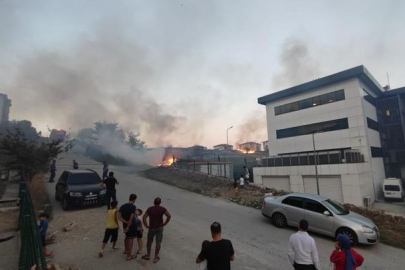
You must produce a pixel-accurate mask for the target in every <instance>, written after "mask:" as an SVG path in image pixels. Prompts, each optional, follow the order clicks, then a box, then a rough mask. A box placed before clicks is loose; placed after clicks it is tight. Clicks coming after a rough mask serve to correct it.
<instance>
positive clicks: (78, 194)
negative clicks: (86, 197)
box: [69, 192, 83, 197]
mask: <svg viewBox="0 0 405 270" xmlns="http://www.w3.org/2000/svg"><path fill="white" fill-rule="evenodd" d="M69 195H70V197H82V196H83V195H82V193H81V192H70V193H69Z"/></svg>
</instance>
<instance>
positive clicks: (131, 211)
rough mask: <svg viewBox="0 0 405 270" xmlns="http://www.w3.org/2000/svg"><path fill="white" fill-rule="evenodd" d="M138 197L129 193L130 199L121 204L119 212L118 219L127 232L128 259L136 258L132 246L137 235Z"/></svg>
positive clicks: (125, 242)
mask: <svg viewBox="0 0 405 270" xmlns="http://www.w3.org/2000/svg"><path fill="white" fill-rule="evenodd" d="M136 198H137V196H136V194H131V195H129V201H128V202H127V203H126V204H123V205H121V207H120V210H119V212H118V219H119V220H120V221H121V222H122V227H123V229H124V233H125V240H124V246H125V251H124V254H126V255H127V261H130V260H133V259H136V254H134V255H132V247H133V245H134V238H135V236H136V228H135V225H134V218H135V211H136V206H135V201H136Z"/></svg>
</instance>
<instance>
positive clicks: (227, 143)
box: [226, 126, 233, 147]
mask: <svg viewBox="0 0 405 270" xmlns="http://www.w3.org/2000/svg"><path fill="white" fill-rule="evenodd" d="M231 128H233V126H231V127H230V128H228V129H227V130H226V147H228V145H229V141H228V131H229V130H230V129H231Z"/></svg>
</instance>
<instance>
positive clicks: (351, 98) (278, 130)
mask: <svg viewBox="0 0 405 270" xmlns="http://www.w3.org/2000/svg"><path fill="white" fill-rule="evenodd" d="M383 95H384V89H383V88H382V87H381V86H380V85H379V84H378V82H377V81H376V80H375V79H374V78H373V77H372V75H371V74H370V73H369V72H368V71H367V69H366V68H365V67H363V66H359V67H355V68H352V69H349V70H345V71H342V72H339V73H336V74H333V75H330V76H327V77H324V78H320V79H317V80H314V81H311V82H308V83H304V84H301V85H298V86H295V87H292V88H289V89H285V90H282V91H279V92H276V93H273V94H270V95H267V96H264V97H261V98H259V100H258V101H259V103H260V104H262V105H265V106H266V112H267V128H268V145H269V157H268V158H264V159H263V160H262V163H263V167H257V168H254V170H253V174H254V181H255V183H258V184H263V185H265V186H268V187H273V188H275V189H280V190H286V191H293V192H303V193H315V194H316V193H318V189H319V193H320V195H323V196H326V197H329V198H331V199H334V200H336V201H339V202H344V203H352V204H355V205H368V204H370V203H373V202H374V201H375V199H376V198H379V197H381V196H382V182H383V179H384V178H385V171H384V163H383V158H382V157H383V154H382V148H381V140H380V132H379V131H378V116H377V108H376V106H375V105H373V104H372V102H370V99H373V98H375V99H377V98H379V97H381V96H383ZM314 157H316V158H314ZM316 179H318V181H317V180H316ZM317 183H318V184H317Z"/></svg>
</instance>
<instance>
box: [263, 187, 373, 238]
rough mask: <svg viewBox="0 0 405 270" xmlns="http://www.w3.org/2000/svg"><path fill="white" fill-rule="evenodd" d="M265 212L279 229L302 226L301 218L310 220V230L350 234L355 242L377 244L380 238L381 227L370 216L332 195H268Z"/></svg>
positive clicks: (331, 233) (334, 235)
mask: <svg viewBox="0 0 405 270" xmlns="http://www.w3.org/2000/svg"><path fill="white" fill-rule="evenodd" d="M262 214H263V215H264V216H265V217H268V218H270V219H271V220H272V222H273V224H274V225H275V226H276V227H278V228H283V227H285V226H287V225H288V226H294V227H298V223H299V221H300V220H301V219H306V220H307V221H308V223H309V230H310V231H313V232H317V233H320V234H324V235H329V236H332V237H334V238H335V237H336V236H337V235H338V234H346V235H347V236H348V237H349V238H350V240H351V241H352V244H353V245H356V244H357V243H362V244H368V245H372V244H376V243H378V241H379V239H380V232H379V230H378V228H377V226H376V225H375V224H374V223H373V222H372V221H371V220H369V219H368V218H365V217H363V216H361V215H359V214H356V213H353V212H351V211H349V210H347V209H345V208H344V207H343V206H341V205H340V204H339V203H337V202H335V201H332V200H330V199H328V198H325V197H322V196H318V195H312V194H302V193H292V194H288V195H284V196H280V197H276V198H275V197H266V198H265V199H264V201H263V207H262Z"/></svg>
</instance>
